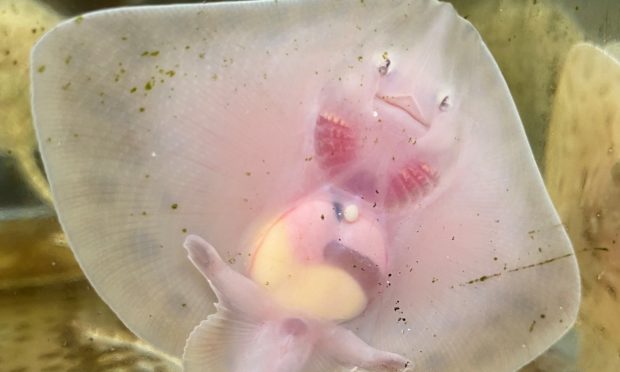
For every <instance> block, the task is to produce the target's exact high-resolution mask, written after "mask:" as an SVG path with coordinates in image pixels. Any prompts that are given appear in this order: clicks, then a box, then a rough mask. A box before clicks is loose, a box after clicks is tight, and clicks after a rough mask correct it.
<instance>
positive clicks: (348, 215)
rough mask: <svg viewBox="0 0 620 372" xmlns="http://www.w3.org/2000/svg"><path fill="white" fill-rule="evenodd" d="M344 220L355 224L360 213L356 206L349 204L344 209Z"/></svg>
mask: <svg viewBox="0 0 620 372" xmlns="http://www.w3.org/2000/svg"><path fill="white" fill-rule="evenodd" d="M343 214H344V219H345V221H347V222H355V221H357V219H358V217H359V215H360V211H359V208H358V207H357V205H355V204H349V205H347V206H346V207H345V208H344V212H343Z"/></svg>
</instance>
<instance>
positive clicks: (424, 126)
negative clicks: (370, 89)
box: [375, 94, 430, 133]
mask: <svg viewBox="0 0 620 372" xmlns="http://www.w3.org/2000/svg"><path fill="white" fill-rule="evenodd" d="M375 98H376V99H377V100H379V101H381V102H383V103H385V104H387V105H388V106H390V107H392V108H394V109H396V110H398V111H399V112H401V113H402V114H404V115H406V116H408V117H409V118H411V119H413V121H414V122H415V125H416V126H417V127H418V128H419V129H421V130H422V131H423V132H424V133H426V132H427V131H428V130H429V129H430V121H429V120H426V119H425V118H424V115H422V111H421V110H420V105H419V104H418V102H417V100H416V99H415V97H413V96H397V95H389V94H376V95H375Z"/></svg>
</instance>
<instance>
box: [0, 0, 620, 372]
mask: <svg viewBox="0 0 620 372" xmlns="http://www.w3.org/2000/svg"><path fill="white" fill-rule="evenodd" d="M138 2H139V1H131V2H125V3H138ZM41 3H43V2H36V1H30V0H28V1H25V0H14V1H11V0H0V371H15V372H17V371H24V372H25V371H39V370H41V371H67V370H75V371H104V370H128V371H129V370H131V371H135V370H144V371H152V370H157V371H174V370H177V369H178V365H177V363H178V361H176V360H174V359H172V358H169V357H168V356H166V355H164V354H162V353H159V352H158V351H156V350H153V349H151V348H150V347H149V346H148V345H146V344H144V343H142V342H140V341H139V340H137V339H136V337H135V336H133V335H132V334H131V333H130V332H128V331H127V330H126V329H125V328H124V327H123V325H122V324H121V323H120V322H119V321H118V320H117V319H116V317H115V316H114V315H113V313H112V312H111V311H110V310H109V309H108V307H107V306H106V305H105V304H104V303H103V302H102V301H101V300H100V299H99V298H98V297H97V295H96V294H95V293H94V291H93V290H92V289H91V288H90V287H89V285H88V283H87V282H86V281H85V279H84V276H83V274H82V273H81V271H80V269H79V267H78V266H77V264H76V263H75V261H74V260H73V258H72V255H71V252H70V251H69V249H68V248H67V243H66V241H65V239H64V236H63V234H62V232H61V231H60V229H59V226H58V223H57V221H56V219H55V216H54V214H53V209H52V208H51V206H50V197H49V191H48V189H47V186H46V183H45V180H44V176H43V174H42V173H41V170H40V161H39V159H38V157H37V155H36V144H35V142H34V137H33V132H32V129H31V121H30V117H29V102H28V80H27V76H28V75H27V71H28V70H27V68H28V52H29V47H28V46H29V45H32V43H34V41H35V40H36V39H37V38H38V37H40V35H41V34H42V33H44V32H45V30H47V29H49V28H50V27H51V26H53V24H55V23H56V22H58V20H60V19H61V18H63V17H66V16H70V15H75V14H79V13H80V12H84V11H88V10H93V9H97V8H101V7H106V6H117V5H121V3H123V2H122V1H103V0H100V1H90V2H82V1H77V0H75V1H70V0H49V1H47V2H46V3H47V4H49V5H51V6H53V7H54V9H56V10H57V11H59V12H61V13H62V15H57V14H54V13H53V12H52V11H51V10H49V9H47V8H42V6H41ZM452 3H453V4H454V5H455V7H456V8H457V10H458V11H459V13H460V14H461V15H463V16H465V17H466V18H467V19H469V20H470V21H471V22H472V23H473V24H474V25H475V26H476V27H477V28H478V30H479V31H480V33H481V34H482V36H483V38H484V40H485V42H486V43H487V45H488V46H489V48H490V50H491V52H492V53H493V55H494V57H495V58H496V60H497V62H498V64H499V66H500V69H501V70H502V72H503V74H504V76H505V77H506V80H507V82H508V85H509V88H510V90H511V92H512V94H513V97H514V99H515V102H516V104H517V107H518V109H519V112H520V115H521V118H522V120H523V123H524V126H525V130H526V132H527V135H528V138H529V141H530V144H531V146H532V149H533V152H534V155H535V158H536V161H537V163H538V165H539V167H540V168H541V169H542V170H543V172H544V175H545V178H546V180H547V184H548V187H549V190H550V193H551V195H552V198H554V202H555V203H556V205H557V206H558V209H559V212H560V214H561V216H562V218H563V221H564V223H565V224H566V225H567V229H568V231H569V234H570V235H571V238H572V240H573V242H574V244H575V248H576V250H577V251H578V253H577V256H578V259H579V262H580V267H581V270H582V275H583V287H584V290H583V295H584V301H583V306H582V311H581V314H580V318H579V320H578V323H577V325H576V329H575V330H574V331H573V332H571V333H569V335H568V336H567V337H565V338H564V339H563V340H562V341H561V342H560V343H559V344H558V345H556V346H555V347H554V348H552V349H551V350H550V351H549V352H548V353H547V354H545V355H543V356H542V357H540V358H539V359H537V360H536V361H534V362H533V363H532V364H531V365H529V366H527V367H526V368H524V370H526V371H571V370H575V371H576V370H580V371H581V370H583V371H615V370H620V357H619V355H620V354H619V350H620V317H618V314H619V313H620V305H619V304H618V301H617V294H618V290H619V289H620V288H618V284H619V283H620V275H619V273H620V269H619V267H620V264H617V263H616V262H618V263H620V256H619V255H618V253H616V252H615V250H616V249H617V248H616V247H615V246H614V244H615V231H618V230H617V229H616V227H618V225H617V223H616V221H619V220H618V219H617V217H616V213H620V212H617V211H620V209H618V208H616V206H618V204H617V203H616V204H614V201H615V200H616V199H617V196H618V195H617V193H616V192H615V189H614V187H615V184H614V183H613V177H607V176H606V175H607V173H605V172H608V173H609V169H610V168H611V165H610V164H614V163H615V159H616V155H614V154H615V151H616V149H615V148H614V144H615V143H616V142H620V137H619V139H618V140H615V139H614V138H615V137H614V134H615V133H614V132H620V128H619V129H616V130H615V131H614V130H613V129H615V127H613V124H614V123H615V124H616V126H620V122H618V119H617V118H618V117H619V116H620V114H619V115H616V116H614V112H615V111H614V109H615V108H616V107H618V106H620V99H618V100H615V101H614V100H613V98H614V97H617V96H613V95H611V96H610V94H613V93H604V92H601V89H603V88H602V87H599V88H597V89H598V90H596V92H598V93H591V91H587V90H585V89H586V86H587V87H589V88H592V86H590V85H588V84H589V83H588V82H589V81H591V80H592V79H590V80H586V83H584V84H582V85H579V86H576V87H573V89H582V90H583V93H582V94H583V95H584V97H585V98H584V102H585V101H586V99H587V98H588V97H591V96H592V94H594V95H595V97H594V99H592V101H593V102H594V103H593V104H595V103H596V102H597V101H598V102H599V103H600V102H607V101H609V100H611V101H610V102H611V103H609V102H608V103H607V105H603V106H596V107H598V108H596V109H594V108H593V109H591V110H594V111H592V112H593V113H592V115H590V114H588V115H586V118H590V119H591V120H589V122H588V123H586V124H587V125H585V126H584V124H582V123H580V122H578V121H575V123H574V125H576V126H579V125H581V127H580V128H582V129H581V131H576V130H573V131H570V130H566V129H563V127H562V126H561V123H559V124H558V122H559V120H560V119H559V118H561V116H559V115H560V114H558V113H557V112H555V113H554V105H556V103H555V102H556V98H557V97H558V96H562V94H561V93H558V89H562V86H561V84H560V82H559V81H560V76H561V73H562V71H563V68H564V65H565V63H566V61H567V56H568V55H569V54H568V53H569V51H570V50H571V47H572V46H574V45H575V44H577V43H579V42H582V41H587V42H591V43H592V44H595V45H599V46H605V45H607V44H609V43H612V42H614V41H618V40H620V22H618V21H617V20H619V19H620V2H618V1H616V0H599V1H592V0H564V1H560V0H557V1H551V0H548V1H544V0H527V1H526V0H523V1H514V0H506V1H502V0H478V1H474V0H454V1H452ZM584 58H592V61H594V60H595V59H596V58H597V57H596V56H592V54H587V53H586V57H584ZM589 61H590V60H589V59H587V60H586V62H585V63H584V66H585V67H586V68H588V69H589V70H591V71H590V72H589V74H591V76H595V77H596V76H609V77H610V78H609V80H610V81H611V82H610V84H612V85H611V86H612V87H611V88H608V89H611V91H612V92H615V91H614V90H613V89H614V88H613V84H616V86H617V85H618V84H620V78H619V79H617V80H615V83H614V82H613V81H614V80H613V79H611V76H612V70H613V64H610V65H605V64H604V63H603V62H601V64H596V66H595V64H594V62H589ZM597 66H598V67H597ZM597 68H598V70H597ZM597 74H598V75H597ZM606 74H607V75H606ZM619 76H620V75H619ZM616 89H617V88H616ZM577 93H579V91H578V92H577ZM598 94H600V97H601V98H599V99H598V100H597V98H596V97H599V96H598ZM605 100H607V101H605ZM588 102H590V101H588ZM615 102H617V103H615ZM588 107H589V106H588ZM593 107H594V106H593ZM587 109H588V108H584V109H583V110H587ZM556 110H557V107H556ZM576 110H577V111H575V112H576V114H574V115H571V116H570V117H569V118H568V119H566V120H569V119H571V118H574V117H577V116H578V115H577V114H579V113H580V111H578V109H576ZM618 111H620V109H618ZM602 113H607V115H602ZM597 115H598V116H597ZM601 115H602V116H601ZM599 116H600V117H601V118H602V119H600V122H599V121H597V120H596V118H598V117H599ZM610 118H611V119H610ZM554 120H555V121H554ZM605 120H607V121H605ZM552 122H553V124H552V125H551V127H552V128H553V129H550V123H552ZM597 125H598V126H597ZM584 128H585V129H584ZM600 128H603V129H605V128H607V129H605V130H608V131H607V132H605V133H603V134H601V135H599V134H596V133H598V132H597V131H600V130H601V129H600ZM610 128H611V129H610ZM614 141H616V142H614ZM562 144H566V145H567V146H569V145H570V146H573V144H574V146H575V147H574V148H575V149H576V150H575V151H577V150H578V151H580V152H579V155H578V156H576V157H574V158H570V159H569V157H568V156H554V155H553V154H554V150H555V149H558V148H561V145H562ZM618 145H620V143H619V144H618ZM601 149H603V150H604V152H605V154H606V155H605V154H602V153H601V151H602V150H601ZM610 149H611V150H610ZM577 167H581V168H579V169H577ZM582 168H583V169H582ZM583 170H587V172H585V174H583V173H584V171H583ZM597 171H598V173H597ZM601 173H604V174H603V175H601ZM573 174H575V176H573ZM566 177H568V178H569V179H568V180H564V181H563V182H560V181H558V180H563V179H564V178H566ZM567 184H570V185H572V186H571V187H568V186H566V185H567ZM567 190H569V191H570V192H569V191H567ZM599 248H600V249H599Z"/></svg>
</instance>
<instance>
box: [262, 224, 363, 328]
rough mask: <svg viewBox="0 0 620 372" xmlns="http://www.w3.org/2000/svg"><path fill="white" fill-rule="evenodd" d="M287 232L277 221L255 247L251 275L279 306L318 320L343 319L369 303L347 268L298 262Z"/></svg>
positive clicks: (355, 314) (351, 315)
mask: <svg viewBox="0 0 620 372" xmlns="http://www.w3.org/2000/svg"><path fill="white" fill-rule="evenodd" d="M291 249H292V246H291V242H290V239H289V237H288V234H287V231H286V223H284V222H283V221H278V222H277V223H276V224H275V225H274V226H273V227H272V228H271V229H270V230H269V231H268V232H267V233H266V235H265V237H264V239H263V241H262V242H261V244H260V246H259V247H258V249H257V250H256V255H255V256H254V261H253V263H252V267H251V268H250V275H251V276H252V279H254V280H255V281H256V282H257V283H259V284H261V285H263V286H264V287H265V288H266V289H267V290H268V291H269V292H270V293H271V294H272V295H273V296H274V298H275V300H276V301H277V302H278V303H280V304H281V305H283V306H285V307H287V308H289V309H291V310H297V311H302V312H304V313H306V314H309V315H311V316H315V317H317V318H321V319H329V320H335V321H344V320H348V319H352V318H354V317H355V316H357V315H359V314H360V313H361V312H362V311H363V310H364V308H365V307H366V304H367V302H368V299H367V298H366V294H365V293H364V291H363V289H362V287H361V286H360V285H359V284H358V283H357V281H356V280H355V279H354V278H353V277H352V276H351V275H349V274H348V273H347V272H346V271H344V270H342V269H340V268H337V267H334V266H330V265H325V264H306V265H305V264H303V263H301V262H298V261H297V260H296V259H295V257H294V255H293V252H292V251H291Z"/></svg>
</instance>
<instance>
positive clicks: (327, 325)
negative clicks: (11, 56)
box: [32, 0, 579, 371]
mask: <svg viewBox="0 0 620 372" xmlns="http://www.w3.org/2000/svg"><path fill="white" fill-rule="evenodd" d="M33 61H34V62H33V69H32V74H33V79H34V83H33V87H34V93H33V99H34V102H33V105H34V114H35V121H36V126H37V135H38V138H39V143H40V146H41V151H42V154H43V156H44V163H45V166H46V170H47V172H48V175H49V177H50V183H51V186H52V190H53V195H54V200H55V203H56V206H57V209H58V213H59V216H60V219H61V222H62V224H63V227H64V229H65V232H66V233H67V235H68V239H69V241H70V244H71V246H72V248H73V250H74V252H75V253H76V256H77V258H78V260H79V262H80V264H81V266H82V268H83V269H84V271H85V273H86V275H87V276H88V278H89V279H90V280H91V282H92V283H93V285H94V287H95V288H96V289H97V291H98V293H99V294H100V295H101V296H102V298H103V299H104V300H105V301H106V302H108V303H109V304H110V306H111V307H112V308H113V309H114V310H115V311H116V312H117V314H118V315H119V317H120V318H121V319H122V320H123V321H124V322H125V324H127V326H128V327H129V328H130V329H132V330H133V331H134V332H136V333H137V334H138V335H139V336H141V337H143V338H144V339H145V340H147V341H150V342H152V343H153V344H154V345H156V346H158V347H161V348H163V349H165V350H166V351H169V352H171V353H173V354H176V355H182V354H183V351H184V350H185V357H186V360H185V364H186V367H187V368H188V369H189V370H192V369H193V368H199V369H204V370H213V371H219V370H221V369H226V368H229V370H243V368H245V367H244V366H248V365H252V366H253V368H256V369H257V370H269V369H270V368H275V370H277V369H280V370H287V369H289V368H290V370H294V369H297V370H303V371H312V370H322V371H330V370H336V369H338V368H340V367H338V365H340V366H345V367H353V366H358V367H364V368H369V369H373V370H381V369H382V368H387V369H390V368H391V369H402V368H404V367H405V365H407V366H408V368H409V367H411V366H415V368H419V369H420V370H424V371H427V370H428V371H432V370H436V371H452V370H476V371H498V370H514V369H516V368H518V367H520V366H521V365H523V364H525V363H527V362H528V361H529V360H531V359H532V358H534V357H536V356H537V355H538V354H540V353H541V352H542V351H544V350H545V349H546V348H547V347H548V346H549V345H550V344H552V343H553V342H554V341H555V340H557V339H558V338H559V337H560V336H561V335H562V334H563V333H564V332H565V331H566V330H567V329H568V328H570V326H571V325H572V323H573V321H574V318H575V314H576V311H577V306H578V299H579V282H578V280H577V268H576V264H575V259H574V257H573V251H572V248H571V245H570V243H569V241H568V239H567V236H566V234H565V232H564V230H563V228H562V225H561V223H560V221H559V219H558V217H557V215H556V213H555V211H554V209H553V207H552V205H551V203H550V201H549V198H548V196H547V194H546V193H545V190H544V187H543V184H542V181H541V178H540V175H539V173H538V171H537V169H536V166H535V163H534V160H533V157H532V154H531V151H530V149H529V147H528V144H527V141H526V138H525V135H524V132H523V128H522V126H521V122H520V120H519V117H518V115H517V112H516V110H515V107H514V104H513V102H512V100H511V97H510V94H509V92H508V90H507V87H506V84H505V82H504V80H503V79H502V76H501V74H500V72H499V70H498V68H497V65H496V64H495V62H494V61H493V59H492V57H491V55H490V54H489V52H488V50H487V48H486V47H485V46H484V44H483V43H482V41H481V39H480V37H479V35H478V33H477V32H476V31H475V30H474V29H473V27H472V26H471V25H470V24H469V23H468V22H467V21H465V20H463V19H462V18H460V17H459V16H458V15H457V14H456V13H455V11H454V10H453V8H452V7H451V6H450V5H448V4H444V3H439V2H437V1H434V0H421V1H408V2H405V1H369V0H365V1H342V2H333V1H277V2H267V1H261V2H235V3H217V4H206V5H204V4H203V5H184V6H181V5H176V6H167V7H145V8H134V9H119V10H109V11H104V12H99V13H94V14H90V15H85V16H82V17H78V18H76V19H74V20H71V21H68V22H65V23H63V24H62V25H60V26H59V27H57V28H56V29H55V30H54V31H52V32H51V33H50V34H49V35H47V36H46V37H44V39H43V40H42V41H41V42H40V43H39V45H38V46H37V47H36V48H35V50H34V52H33ZM43 66H44V67H43ZM39 71H41V72H39ZM190 233H191V234H192V235H189V234H190ZM184 244H185V247H186V248H187V249H188V251H186V250H185V249H183V245H184ZM188 252H189V254H190V258H192V262H193V263H194V264H195V265H196V266H195V267H194V266H193V265H192V262H190V260H189V259H188V257H187V253H188ZM201 254H206V257H211V259H210V260H207V262H206V263H205V262H201V261H200V260H196V257H201V256H200V255H201ZM220 259H221V260H220ZM209 262H218V263H219V264H218V265H219V266H218V267H220V268H222V270H224V271H220V270H215V271H213V270H211V269H212V267H210V266H209V264H208V263H209ZM224 264H225V265H224ZM224 268H225V269H224ZM196 269H198V270H196ZM201 273H202V274H203V275H204V277H203V276H202V275H200V274H201ZM223 273H228V274H230V276H225V277H230V278H234V283H238V286H230V285H224V286H223V287H222V285H223V284H226V283H229V282H228V281H225V280H222V276H221V275H224V274H223ZM228 274H226V275H228ZM205 277H206V278H207V279H208V280H209V281H210V284H212V286H213V288H211V287H210V286H209V283H208V282H207V280H205ZM231 280H233V279H231ZM250 288H251V289H250ZM246 290H247V291H246ZM216 294H217V298H216ZM250 296H251V299H252V301H248V302H244V301H245V300H244V301H241V300H240V299H244V298H248V297H250ZM215 301H219V302H218V305H217V313H216V307H215V306H214V302H215ZM244 303H245V304H248V303H249V304H253V305H252V306H250V307H251V308H247V307H244V306H243V304H244ZM256 303H259V304H263V305H261V306H264V307H258V308H256V309H253V308H252V307H253V306H254V305H255V304H256ZM261 309H262V310H261ZM210 315H211V317H209V316H210ZM207 317H209V319H208V320H207ZM274 324H275V325H274ZM269 325H273V326H269ZM248 332H249V334H251V335H252V336H251V337H247V335H248ZM190 333H191V336H190ZM213 335H227V337H229V338H228V339H227V340H228V341H230V342H229V343H226V344H222V343H219V344H214V343H213V341H212V340H213V339H214V338H213V337H212V336H213ZM330 335H332V336H334V337H333V338H330ZM188 336H189V340H188ZM186 340H187V344H186ZM257 340H258V341H257ZM250 341H251V342H250ZM330 342H331V343H330ZM222 345H224V346H225V347H226V349H217V350H216V348H217V347H221V346H222ZM330 345H331V346H330ZM354 345H358V346H360V347H356V346H354ZM362 345H363V346H362ZM336 346H338V347H336ZM364 350H365V351H364ZM325 351H327V352H325ZM352 351H355V352H352ZM366 351H367V352H366ZM216 354H217V355H216ZM240 354H243V355H240ZM386 356H389V357H387V358H386ZM196 360H198V364H197V365H196V364H193V362H195V361H196ZM203 362H204V363H209V365H204V366H203V365H202V364H201V363H203ZM218 366H219V367H218ZM209 368H211V369H209Z"/></svg>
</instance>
